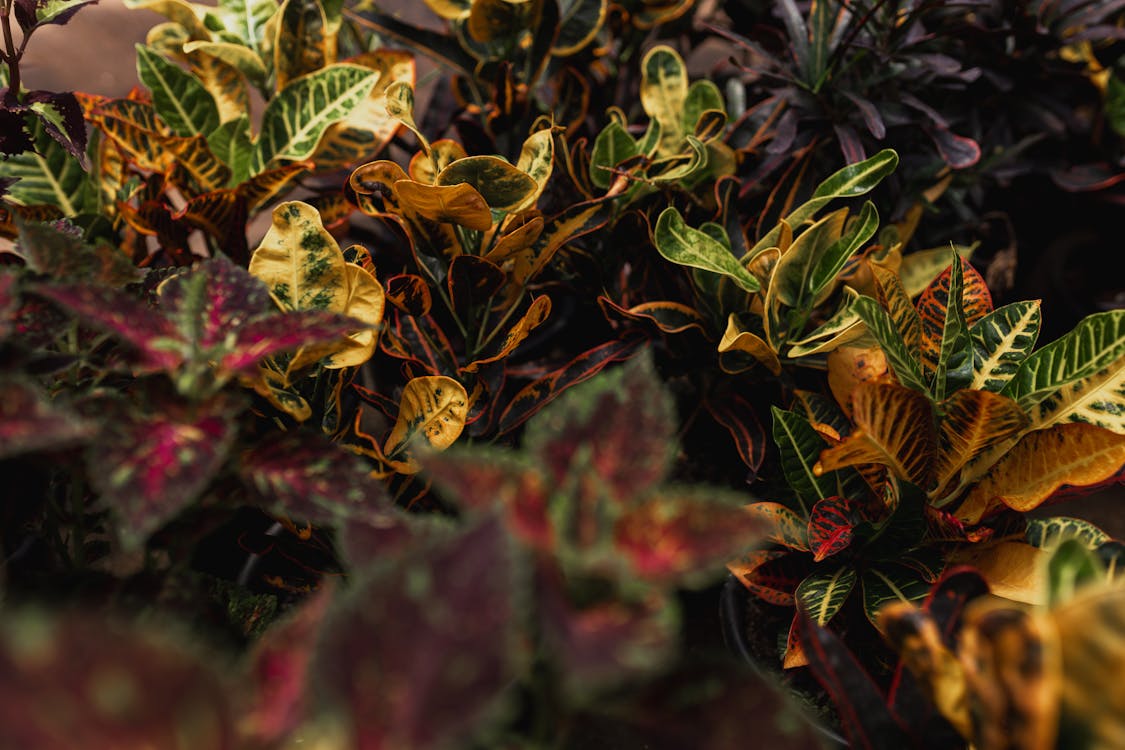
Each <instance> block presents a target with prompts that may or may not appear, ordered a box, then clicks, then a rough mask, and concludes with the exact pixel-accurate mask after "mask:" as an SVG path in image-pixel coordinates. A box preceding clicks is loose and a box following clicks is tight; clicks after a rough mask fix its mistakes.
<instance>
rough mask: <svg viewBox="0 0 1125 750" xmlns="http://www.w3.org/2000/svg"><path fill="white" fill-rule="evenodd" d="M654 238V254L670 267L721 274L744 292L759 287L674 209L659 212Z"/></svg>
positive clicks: (735, 261) (722, 249)
mask: <svg viewBox="0 0 1125 750" xmlns="http://www.w3.org/2000/svg"><path fill="white" fill-rule="evenodd" d="M653 236H654V239H655V243H656V249H657V251H658V252H659V253H660V254H661V255H663V256H664V257H665V258H667V259H668V260H670V261H672V262H673V263H677V264H679V265H681V266H691V267H692V268H701V269H703V270H705V271H711V272H713V273H717V274H721V275H722V276H725V277H727V278H729V279H731V280H732V281H733V282H734V283H735V284H737V285H738V286H739V287H740V288H741V289H743V290H745V291H747V292H756V291H758V290H759V288H760V287H761V285H760V284H759V283H758V280H757V279H756V278H755V277H754V276H752V275H751V274H750V272H749V271H747V270H746V269H745V268H744V267H743V266H742V265H741V264H740V263H739V262H738V259H737V258H735V257H734V255H732V254H731V251H730V250H729V249H728V248H727V247H725V246H723V245H722V243H720V242H719V241H718V240H715V239H714V238H712V237H711V236H709V235H708V234H706V233H704V232H701V231H699V230H698V229H693V228H691V227H689V226H688V225H687V224H685V223H684V220H683V217H682V216H680V212H679V211H677V210H676V209H675V208H673V207H669V208H666V209H664V211H663V212H661V214H660V217H659V218H658V219H657V220H656V227H655V228H654V229H653Z"/></svg>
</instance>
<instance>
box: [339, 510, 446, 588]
mask: <svg viewBox="0 0 1125 750" xmlns="http://www.w3.org/2000/svg"><path fill="white" fill-rule="evenodd" d="M429 520H433V518H432V517H431V516H425V515H408V514H406V513H400V512H398V511H397V510H394V509H392V510H390V511H389V512H387V513H385V514H383V515H380V516H376V517H369V518H362V517H360V518H347V519H344V520H343V521H342V522H341V523H340V526H341V529H340V538H341V543H340V546H341V552H342V554H343V557H344V560H345V561H346V562H347V566H348V569H349V570H350V571H351V572H352V573H353V574H355V573H358V572H359V571H361V570H364V569H365V568H367V567H369V566H370V565H371V564H373V563H377V562H380V561H382V562H386V561H387V560H391V559H395V558H397V557H401V556H402V555H403V554H405V552H406V551H407V550H409V549H410V548H411V546H412V545H414V544H416V543H417V542H418V540H419V539H420V538H421V536H422V534H424V533H425V532H426V531H428V530H430V529H429V527H428V526H427V525H426V523H425V522H426V521H429Z"/></svg>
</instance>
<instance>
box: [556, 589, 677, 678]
mask: <svg viewBox="0 0 1125 750" xmlns="http://www.w3.org/2000/svg"><path fill="white" fill-rule="evenodd" d="M564 586H565V584H564V582H563V580H562V577H561V576H559V575H557V574H552V572H547V571H544V572H543V574H542V575H541V580H540V581H539V582H538V585H537V586H536V594H537V597H538V601H539V613H540V627H541V628H542V630H543V639H544V644H543V645H544V650H545V653H546V654H548V655H549V657H550V658H551V659H552V661H554V662H555V664H556V665H557V667H558V669H559V673H560V675H561V677H562V679H563V684H564V687H565V688H566V689H568V690H569V691H570V692H571V693H572V694H573V695H574V696H575V697H580V696H581V695H583V694H584V693H588V692H589V691H590V690H591V689H594V688H604V687H607V686H608V685H611V684H613V683H616V682H619V681H621V680H625V679H628V678H631V677H637V676H638V675H643V674H647V673H651V672H653V671H655V670H657V669H659V668H660V667H661V666H663V665H664V664H665V663H666V662H667V661H668V659H670V658H671V657H672V656H673V655H674V653H675V648H676V643H677V639H678V637H679V635H678V631H679V627H678V618H677V616H676V612H675V609H674V605H673V603H672V602H670V601H669V600H668V599H666V598H665V597H663V596H661V595H659V594H657V593H655V592H652V593H650V594H649V595H648V597H647V598H645V599H642V600H640V601H634V602H631V601H626V600H623V599H617V600H614V601H609V602H604V603H599V604H594V605H592V606H588V607H585V608H579V607H577V606H575V605H574V603H573V602H571V600H570V599H569V597H568V596H567V594H566V591H565V590H564Z"/></svg>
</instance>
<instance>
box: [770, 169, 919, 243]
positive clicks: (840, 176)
mask: <svg viewBox="0 0 1125 750" xmlns="http://www.w3.org/2000/svg"><path fill="white" fill-rule="evenodd" d="M897 166H898V154H896V153H895V152H894V151H893V150H892V149H889V148H886V149H883V150H882V151H880V152H879V153H877V154H875V155H873V156H871V157H869V158H867V159H865V160H864V161H861V162H856V163H855V164H849V165H848V166H846V167H844V168H843V169H840V170H838V171H837V172H834V173H833V174H832V175H830V176H829V177H828V178H827V179H826V180H824V182H822V183H820V185H818V186H817V188H816V191H815V192H814V193H813V196H812V198H811V199H810V200H809V201H807V202H806V203H803V204H802V205H801V206H799V207H798V208H796V209H794V210H793V211H791V212H790V213H789V214H788V215H787V216H786V217H785V221H786V222H787V223H788V224H789V226H791V227H792V228H793V229H794V230H796V229H798V228H800V226H801V225H802V224H804V223H805V222H806V221H809V220H810V219H812V217H813V216H815V215H816V214H817V213H818V212H819V211H820V210H821V209H822V208H824V207H825V206H827V205H828V204H829V203H831V202H832V201H834V200H836V199H838V198H855V197H858V196H860V195H864V194H865V193H868V192H870V191H871V190H872V189H874V188H875V186H876V185H878V184H879V183H880V182H882V181H883V178H884V177H886V176H887V175H889V174H890V173H891V172H893V171H895V168H896V167H897ZM763 242H765V244H763ZM771 244H773V243H772V242H770V241H769V236H768V235H767V236H765V237H763V240H762V241H759V242H758V243H757V245H755V247H754V248H753V249H752V250H751V251H750V252H751V253H754V252H755V251H757V250H760V249H762V248H765V247H769V246H770V245H771Z"/></svg>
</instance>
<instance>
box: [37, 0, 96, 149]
mask: <svg viewBox="0 0 1125 750" xmlns="http://www.w3.org/2000/svg"><path fill="white" fill-rule="evenodd" d="M79 7H81V6H79ZM74 10H75V11H76V10H78V8H77V7H76V8H74ZM72 14H73V13H72ZM26 102H27V104H28V105H29V107H30V108H31V111H32V112H34V113H35V114H36V115H37V116H38V117H39V121H40V122H41V123H42V124H43V130H45V131H46V132H47V135H49V136H51V137H52V138H54V139H55V140H56V141H58V143H59V145H60V146H62V147H63V148H65V149H66V151H67V153H69V154H70V155H71V156H72V157H74V158H75V159H77V160H78V163H79V164H80V165H81V166H82V168H83V169H86V170H88V169H89V168H90V159H89V157H88V156H87V155H86V121H85V119H83V117H82V107H81V105H79V104H78V99H77V98H75V96H74V94H71V93H69V92H66V93H60V94H55V93H52V92H50V91H32V92H31V93H30V94H28V95H27V99H26ZM43 110H50V111H51V115H50V116H48V115H46V114H44V112H43Z"/></svg>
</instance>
